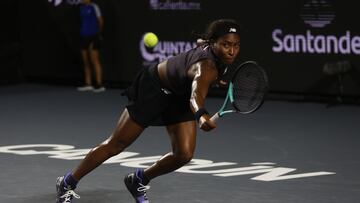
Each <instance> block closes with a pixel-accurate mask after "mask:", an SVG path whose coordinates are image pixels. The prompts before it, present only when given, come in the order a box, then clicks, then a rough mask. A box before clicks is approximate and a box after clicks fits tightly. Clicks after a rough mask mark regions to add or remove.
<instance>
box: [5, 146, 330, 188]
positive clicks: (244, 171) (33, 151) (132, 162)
mask: <svg viewBox="0 0 360 203" xmlns="http://www.w3.org/2000/svg"><path fill="white" fill-rule="evenodd" d="M90 150H91V149H75V148H74V146H71V145H59V144H25V145H10V146H1V147H0V153H8V154H16V155H48V157H49V158H53V159H63V160H81V159H83V158H84V157H85V156H86V154H87V153H88V152H89V151H90ZM138 155H139V153H137V152H122V153H120V154H119V155H116V156H114V157H112V158H110V159H108V160H107V161H105V162H104V164H120V165H121V166H126V167H134V168H146V167H148V166H150V165H151V164H153V163H155V162H156V161H158V160H159V159H160V158H161V156H160V155H158V156H147V157H146V156H145V157H139V156H138ZM237 165H238V164H237V163H235V162H213V161H211V160H206V159H192V160H191V162H190V163H189V164H187V165H185V166H183V167H181V168H180V169H178V170H176V172H180V173H191V174H209V175H213V176H217V177H233V176H243V175H250V174H259V175H258V176H256V177H253V178H251V179H252V180H257V181H279V180H288V179H296V178H305V177H314V176H323V175H333V174H336V173H335V172H326V171H320V172H309V173H298V174H289V173H292V172H294V171H296V168H287V167H275V165H276V164H275V163H273V162H261V163H251V164H250V166H241V167H238V166H237ZM230 166H232V167H231V168H230ZM234 166H236V167H234Z"/></svg>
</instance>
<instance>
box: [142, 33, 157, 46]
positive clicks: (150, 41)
mask: <svg viewBox="0 0 360 203" xmlns="http://www.w3.org/2000/svg"><path fill="white" fill-rule="evenodd" d="M158 42H159V39H158V37H157V36H156V35H155V34H154V33H153V32H147V33H146V34H145V35H144V44H145V46H147V47H149V48H153V47H155V46H156V45H157V43H158Z"/></svg>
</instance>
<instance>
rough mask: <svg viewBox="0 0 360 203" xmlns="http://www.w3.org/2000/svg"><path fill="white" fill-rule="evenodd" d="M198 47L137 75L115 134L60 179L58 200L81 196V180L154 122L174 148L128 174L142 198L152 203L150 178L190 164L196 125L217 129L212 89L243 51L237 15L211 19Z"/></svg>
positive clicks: (130, 186) (134, 191)
mask: <svg viewBox="0 0 360 203" xmlns="http://www.w3.org/2000/svg"><path fill="white" fill-rule="evenodd" d="M201 39H202V42H201V43H200V44H199V46H197V47H195V48H193V49H190V50H189V51H186V52H183V53H179V54H178V55H175V56H173V57H170V58H168V59H166V60H164V61H162V62H160V63H158V64H155V65H153V66H151V67H149V68H143V69H142V70H141V71H139V73H138V74H137V76H136V78H135V79H134V81H133V83H132V85H131V86H130V87H129V88H128V89H127V90H126V91H125V92H124V95H126V96H127V97H128V100H129V102H128V104H127V106H126V108H125V109H124V111H123V113H122V115H121V117H120V119H119V121H118V123H117V125H116V127H115V129H114V131H113V133H112V134H111V135H110V137H109V138H108V139H107V140H105V141H104V142H102V143H101V144H99V145H98V146H96V147H95V148H93V149H92V150H91V151H90V152H89V153H88V154H87V156H86V157H85V158H84V159H83V160H82V161H81V163H80V164H79V165H78V166H77V167H76V168H75V169H74V170H73V171H71V172H68V173H67V174H66V175H64V176H60V177H58V179H57V188H58V189H57V195H58V198H57V199H58V202H65V201H63V200H64V199H65V200H67V201H66V202H71V200H72V199H73V197H79V196H78V195H77V194H76V193H75V192H74V189H75V188H76V186H77V183H78V181H80V179H82V178H83V177H84V176H85V175H86V174H88V173H89V172H91V171H92V170H93V169H95V168H96V167H98V166H99V165H101V164H102V163H103V162H104V161H106V160H107V159H109V158H111V157H113V156H115V155H118V154H119V153H121V152H122V151H124V150H125V149H126V148H127V147H128V146H129V145H130V144H132V143H133V142H134V141H135V140H136V139H137V138H138V137H139V136H140V134H141V133H142V132H143V131H144V130H145V129H146V128H147V127H149V126H165V127H166V130H167V132H168V134H169V137H170V143H171V146H172V151H171V152H169V153H167V154H165V155H164V156H163V157H161V158H160V159H159V160H158V161H157V162H155V163H153V164H152V165H151V166H149V167H147V168H145V169H136V170H135V172H133V173H130V174H127V175H126V176H125V178H124V183H125V185H126V187H127V189H128V190H129V192H130V193H131V194H132V196H133V197H134V199H135V200H136V202H137V203H148V202H149V199H148V197H147V195H146V190H148V189H149V188H150V186H149V185H148V184H149V182H150V181H151V180H152V179H154V178H156V177H158V176H161V175H164V174H168V173H170V172H173V171H175V170H177V169H179V168H180V167H182V166H184V165H185V164H187V163H188V162H189V161H191V159H192V158H193V156H194V151H195V146H196V135H197V126H198V127H199V128H200V129H201V130H203V131H210V130H212V129H214V128H216V124H215V123H214V122H213V121H211V119H210V115H209V113H208V111H207V110H206V108H205V99H206V96H207V94H208V91H209V88H210V87H211V86H212V85H213V84H215V83H218V82H219V81H220V80H221V76H222V75H223V74H224V72H225V71H226V68H227V67H228V66H229V65H230V64H232V63H233V62H234V60H235V58H236V57H237V56H238V53H239V51H240V27H239V25H238V24H237V22H236V21H235V20H232V19H219V20H215V21H213V22H211V23H210V24H209V26H208V28H207V30H206V32H205V33H204V35H203V36H202V37H201Z"/></svg>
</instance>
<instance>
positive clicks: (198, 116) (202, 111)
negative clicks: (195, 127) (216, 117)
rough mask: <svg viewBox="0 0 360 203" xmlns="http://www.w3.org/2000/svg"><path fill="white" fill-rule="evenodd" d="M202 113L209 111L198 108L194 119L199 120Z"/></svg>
mask: <svg viewBox="0 0 360 203" xmlns="http://www.w3.org/2000/svg"><path fill="white" fill-rule="evenodd" d="M204 114H209V112H208V111H207V110H206V109H205V108H200V109H199V110H197V111H196V112H195V120H196V121H199V120H200V117H201V116H202V115H204Z"/></svg>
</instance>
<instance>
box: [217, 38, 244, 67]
mask: <svg viewBox="0 0 360 203" xmlns="http://www.w3.org/2000/svg"><path fill="white" fill-rule="evenodd" d="M213 51H214V53H215V54H216V56H217V57H219V58H220V60H221V61H222V62H223V63H225V64H232V63H233V62H234V60H235V58H236V57H237V55H238V54H239V51H240V36H239V35H238V34H234V33H228V34H226V35H224V36H222V37H219V38H218V39H217V40H216V41H215V42H214V43H213Z"/></svg>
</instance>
